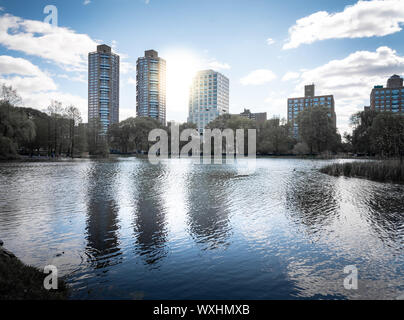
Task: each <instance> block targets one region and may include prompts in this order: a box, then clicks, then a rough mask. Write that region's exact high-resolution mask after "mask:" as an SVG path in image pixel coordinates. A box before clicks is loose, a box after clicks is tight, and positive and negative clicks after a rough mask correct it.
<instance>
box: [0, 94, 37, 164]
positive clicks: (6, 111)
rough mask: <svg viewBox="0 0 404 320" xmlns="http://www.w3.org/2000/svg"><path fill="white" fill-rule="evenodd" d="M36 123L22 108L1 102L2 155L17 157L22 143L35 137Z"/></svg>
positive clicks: (0, 137)
mask: <svg viewBox="0 0 404 320" xmlns="http://www.w3.org/2000/svg"><path fill="white" fill-rule="evenodd" d="M35 135H36V131H35V124H34V123H33V121H32V120H31V119H29V118H28V116H27V114H26V113H25V112H24V111H23V110H22V109H21V108H15V107H13V106H12V105H10V103H9V102H6V101H2V102H0V144H1V145H0V156H1V157H6V158H7V157H15V156H16V155H17V151H18V149H19V147H20V146H21V145H23V144H24V143H25V142H30V141H32V140H33V139H34V138H35Z"/></svg>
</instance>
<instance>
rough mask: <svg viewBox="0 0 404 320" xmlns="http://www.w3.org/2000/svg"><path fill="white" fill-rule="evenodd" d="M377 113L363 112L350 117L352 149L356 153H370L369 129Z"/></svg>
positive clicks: (372, 111) (371, 111)
mask: <svg viewBox="0 0 404 320" xmlns="http://www.w3.org/2000/svg"><path fill="white" fill-rule="evenodd" d="M378 114H379V113H378V112H376V111H374V110H365V111H361V112H358V113H355V114H354V115H353V116H352V117H351V125H352V126H353V131H352V137H351V141H352V147H353V150H354V152H356V153H366V154H371V153H372V149H371V148H372V142H371V127H372V124H373V121H374V119H375V118H376V117H377V115H378Z"/></svg>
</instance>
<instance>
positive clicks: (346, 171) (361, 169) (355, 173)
mask: <svg viewBox="0 0 404 320" xmlns="http://www.w3.org/2000/svg"><path fill="white" fill-rule="evenodd" d="M320 171H321V172H322V173H326V174H329V175H332V176H335V177H339V176H346V177H357V178H366V179H369V180H374V181H380V182H394V183H404V163H400V161H395V160H389V161H367V162H350V163H336V164H332V165H329V166H327V167H324V168H322V169H320Z"/></svg>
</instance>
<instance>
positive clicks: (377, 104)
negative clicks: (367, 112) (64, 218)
mask: <svg viewBox="0 0 404 320" xmlns="http://www.w3.org/2000/svg"><path fill="white" fill-rule="evenodd" d="M370 109H371V110H375V111H382V112H383V111H390V112H395V113H401V114H404V86H403V78H401V77H400V76H398V75H396V74H395V75H393V76H391V77H390V78H389V79H388V81H387V86H386V88H384V87H383V86H375V87H374V88H373V90H372V92H371V94H370Z"/></svg>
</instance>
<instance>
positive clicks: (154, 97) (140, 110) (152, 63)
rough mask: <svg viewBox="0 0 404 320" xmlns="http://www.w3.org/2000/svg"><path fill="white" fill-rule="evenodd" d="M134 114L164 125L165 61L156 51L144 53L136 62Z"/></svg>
mask: <svg viewBox="0 0 404 320" xmlns="http://www.w3.org/2000/svg"><path fill="white" fill-rule="evenodd" d="M136 66H137V72H136V113H137V116H138V117H150V118H153V119H156V120H158V121H160V122H161V123H162V124H163V125H165V124H166V61H165V60H164V59H162V58H160V57H159V56H158V53H157V51H154V50H148V51H145V55H144V57H141V58H139V59H138V60H137V64H136Z"/></svg>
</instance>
